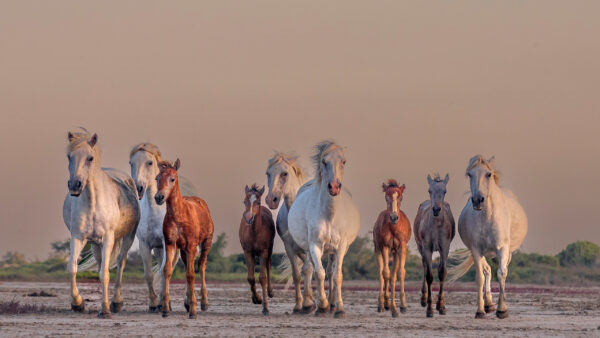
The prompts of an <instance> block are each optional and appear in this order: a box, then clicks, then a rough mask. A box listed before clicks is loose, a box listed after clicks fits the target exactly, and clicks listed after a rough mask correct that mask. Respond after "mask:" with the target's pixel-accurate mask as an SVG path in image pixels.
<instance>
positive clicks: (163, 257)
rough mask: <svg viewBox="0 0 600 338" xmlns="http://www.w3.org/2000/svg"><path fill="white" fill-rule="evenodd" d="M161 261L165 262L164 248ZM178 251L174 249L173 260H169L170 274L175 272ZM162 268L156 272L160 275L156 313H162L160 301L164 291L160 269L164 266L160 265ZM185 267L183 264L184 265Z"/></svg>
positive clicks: (162, 275)
mask: <svg viewBox="0 0 600 338" xmlns="http://www.w3.org/2000/svg"><path fill="white" fill-rule="evenodd" d="M162 250H163V251H162V253H163V254H162V259H163V261H164V260H166V259H167V258H166V251H165V249H164V248H162ZM179 257H180V255H179V250H177V249H175V254H174V255H173V259H172V260H171V274H173V273H174V272H175V267H176V266H177V261H179ZM161 264H162V265H161V266H162V268H161V269H160V271H159V272H158V273H159V274H160V289H159V292H160V293H159V296H158V306H157V307H156V311H158V312H162V300H163V294H162V292H163V290H164V289H165V274H164V273H163V272H162V269H163V268H164V266H165V263H161ZM184 266H185V264H184ZM170 307H171V303H169V308H170Z"/></svg>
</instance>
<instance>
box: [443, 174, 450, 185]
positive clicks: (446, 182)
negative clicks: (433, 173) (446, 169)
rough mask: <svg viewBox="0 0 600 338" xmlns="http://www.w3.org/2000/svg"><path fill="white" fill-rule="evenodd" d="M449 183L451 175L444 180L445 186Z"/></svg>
mask: <svg viewBox="0 0 600 338" xmlns="http://www.w3.org/2000/svg"><path fill="white" fill-rule="evenodd" d="M448 181H450V175H448V174H446V177H445V178H444V184H448Z"/></svg>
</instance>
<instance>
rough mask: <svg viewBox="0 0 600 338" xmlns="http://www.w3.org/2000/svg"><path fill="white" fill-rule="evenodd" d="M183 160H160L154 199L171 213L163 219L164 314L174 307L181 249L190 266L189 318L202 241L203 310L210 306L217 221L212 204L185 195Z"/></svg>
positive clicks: (192, 313)
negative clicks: (209, 267)
mask: <svg viewBox="0 0 600 338" xmlns="http://www.w3.org/2000/svg"><path fill="white" fill-rule="evenodd" d="M180 166H181V162H180V161H179V159H177V161H175V164H171V163H170V162H168V161H162V162H160V164H159V167H160V173H159V174H158V176H156V180H157V182H158V192H157V193H156V195H154V199H155V200H156V203H157V204H158V205H162V204H163V203H165V201H166V202H167V213H166V215H165V219H164V221H163V235H164V248H165V257H164V258H163V261H162V264H163V266H162V271H163V274H164V276H165V283H164V287H163V291H162V295H163V299H162V304H163V306H162V315H163V317H167V316H168V315H169V312H170V311H171V303H170V301H169V298H170V296H169V282H170V279H171V275H172V273H173V266H172V265H173V257H174V256H175V251H176V250H177V249H179V250H180V252H181V260H182V261H183V264H184V265H185V267H186V274H185V276H186V279H187V297H186V300H185V302H184V305H185V309H186V310H187V311H188V312H189V318H190V319H193V318H196V294H195V292H194V280H195V277H196V276H195V273H194V259H195V258H196V253H197V252H198V251H197V250H198V245H202V252H201V253H200V259H199V260H198V270H199V271H200V276H201V278H202V288H201V291H200V292H201V298H200V307H201V309H202V311H206V309H207V308H208V300H207V292H206V280H205V278H204V277H205V276H204V275H205V269H206V257H207V256H208V251H209V250H210V247H211V245H212V237H213V230H214V226H213V221H212V218H211V217H210V212H209V210H208V206H207V205H206V202H204V200H203V199H201V198H198V197H195V196H181V192H180V190H179V179H178V176H177V170H179V168H180Z"/></svg>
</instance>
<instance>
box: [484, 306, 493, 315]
mask: <svg viewBox="0 0 600 338" xmlns="http://www.w3.org/2000/svg"><path fill="white" fill-rule="evenodd" d="M484 309H485V313H491V312H494V311H496V307H495V306H494V304H492V305H486V306H484Z"/></svg>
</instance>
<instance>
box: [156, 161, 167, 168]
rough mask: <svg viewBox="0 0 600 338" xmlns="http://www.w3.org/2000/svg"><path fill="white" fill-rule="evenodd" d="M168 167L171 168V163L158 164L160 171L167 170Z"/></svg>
mask: <svg viewBox="0 0 600 338" xmlns="http://www.w3.org/2000/svg"><path fill="white" fill-rule="evenodd" d="M168 166H169V163H168V162H167V161H160V162H158V169H160V170H163V169H166V168H167V167H168Z"/></svg>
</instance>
